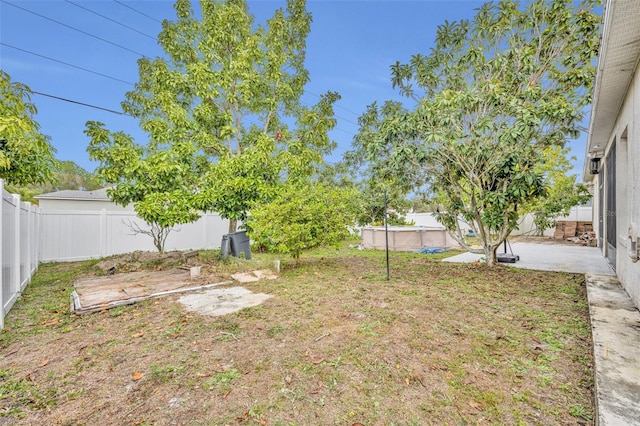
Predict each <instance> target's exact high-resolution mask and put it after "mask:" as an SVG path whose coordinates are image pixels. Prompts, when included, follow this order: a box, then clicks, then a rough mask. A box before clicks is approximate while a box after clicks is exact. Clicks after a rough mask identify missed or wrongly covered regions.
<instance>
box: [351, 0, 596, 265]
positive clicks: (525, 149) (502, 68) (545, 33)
mask: <svg viewBox="0 0 640 426" xmlns="http://www.w3.org/2000/svg"><path fill="white" fill-rule="evenodd" d="M574 3H575V2H574V1H572V0H534V1H530V2H527V3H526V4H525V5H523V6H522V7H521V6H520V5H519V4H518V3H517V2H516V1H513V0H504V1H500V2H499V3H497V4H494V3H487V4H485V5H483V6H482V7H480V8H479V10H478V13H477V14H476V16H475V18H474V19H473V20H471V21H466V20H463V21H460V22H445V23H444V24H443V25H441V26H439V27H438V31H437V35H436V39H435V46H434V47H433V49H432V51H431V52H430V54H429V55H427V56H423V55H420V54H417V55H414V56H413V57H412V58H411V61H410V62H409V63H407V64H400V63H396V64H395V65H393V66H392V67H391V71H392V85H393V87H397V88H399V90H400V92H401V93H402V94H404V95H406V96H407V97H408V98H409V100H412V101H413V102H414V104H413V105H412V106H411V107H410V108H409V107H405V106H404V105H403V104H400V103H397V102H387V103H386V104H384V105H383V107H382V109H381V112H382V113H381V114H380V115H379V116H377V115H376V114H374V113H372V112H368V113H367V114H365V117H366V118H367V119H368V120H372V123H374V124H375V126H376V128H377V129H378V131H377V132H376V135H375V137H374V138H370V141H369V142H367V143H365V144H363V145H362V146H358V145H356V147H355V148H356V149H357V150H359V151H360V152H362V154H363V155H366V156H367V158H368V159H375V158H376V156H377V155H378V154H379V153H380V152H387V153H390V160H389V164H390V165H391V167H392V168H393V169H394V170H395V171H396V174H397V175H398V176H399V178H400V179H402V180H404V181H405V182H407V183H410V184H412V185H416V184H419V185H427V187H428V188H429V189H430V190H431V192H432V193H433V194H434V201H435V202H436V204H437V205H442V206H444V207H445V209H443V210H440V212H439V214H438V218H439V220H440V221H441V222H442V223H443V224H444V225H445V226H446V227H447V228H448V229H449V230H451V231H452V234H453V236H454V237H455V238H456V239H457V240H458V241H459V242H460V243H461V244H462V245H463V246H464V247H465V248H466V249H467V250H469V251H473V252H480V253H484V255H485V258H486V262H487V264H489V265H492V264H494V263H495V261H496V249H497V248H498V247H499V245H500V244H501V242H502V241H504V239H505V238H506V237H507V236H508V235H509V233H510V232H511V231H512V230H513V229H514V228H515V227H516V226H517V219H518V216H519V213H520V212H521V207H522V206H523V205H524V204H526V203H531V202H532V201H534V200H536V199H539V198H542V197H545V196H546V195H547V187H546V186H545V180H544V174H543V173H542V172H541V168H540V164H543V163H544V162H545V158H544V156H543V155H542V153H543V151H544V149H545V148H546V147H551V146H559V147H563V146H564V144H565V141H566V140H567V138H569V137H575V136H577V134H578V132H579V131H578V122H579V120H580V119H581V117H582V114H583V108H584V107H585V106H586V105H587V104H588V103H589V102H590V89H591V85H592V81H593V77H594V74H595V73H594V66H593V62H594V59H595V57H596V54H597V48H598V43H599V31H598V23H599V17H598V16H597V15H596V14H595V13H594V12H593V7H594V4H595V3H596V1H585V2H583V4H581V5H580V6H576V5H574ZM372 109H373V108H372ZM374 111H377V107H375V106H374ZM364 124H366V125H368V126H370V125H371V123H369V122H365V123H364ZM365 130H366V127H365ZM416 177H418V178H419V179H418V181H417V182H416ZM468 228H471V229H473V231H474V233H475V235H476V236H477V237H478V238H479V240H480V243H481V244H482V249H480V250H475V249H473V248H472V247H470V246H469V244H467V242H466V238H465V236H466V232H465V230H466V229H468Z"/></svg>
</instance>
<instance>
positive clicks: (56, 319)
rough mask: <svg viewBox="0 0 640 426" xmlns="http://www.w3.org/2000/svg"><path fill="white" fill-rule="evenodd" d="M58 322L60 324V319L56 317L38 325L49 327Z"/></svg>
mask: <svg viewBox="0 0 640 426" xmlns="http://www.w3.org/2000/svg"><path fill="white" fill-rule="evenodd" d="M59 322H60V318H57V317H56V318H53V319H51V320H49V321H44V322H41V323H40V325H44V326H45V327H47V326H50V325H54V324H57V323H59Z"/></svg>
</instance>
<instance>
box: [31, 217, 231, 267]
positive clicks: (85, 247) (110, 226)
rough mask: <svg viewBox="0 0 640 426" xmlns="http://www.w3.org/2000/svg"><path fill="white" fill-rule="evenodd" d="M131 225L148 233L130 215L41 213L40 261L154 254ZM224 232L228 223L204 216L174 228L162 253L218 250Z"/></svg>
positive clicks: (148, 242)
mask: <svg viewBox="0 0 640 426" xmlns="http://www.w3.org/2000/svg"><path fill="white" fill-rule="evenodd" d="M131 224H136V225H138V226H139V227H140V228H142V229H148V226H147V225H146V224H145V222H144V221H142V220H141V219H139V218H138V217H137V216H136V214H135V212H132V211H124V212H123V211H109V210H104V209H103V210H45V209H43V210H42V225H41V229H42V232H41V235H40V260H41V261H42V262H53V261H60V262H68V261H74V260H85V259H96V258H100V257H105V256H111V255H114V254H121V253H131V252H134V251H137V250H142V251H156V248H155V247H154V245H153V240H152V238H151V237H150V236H148V235H143V234H136V233H135V232H134V231H133V230H132V229H131V226H130V225H131ZM228 229H229V221H228V220H226V219H222V218H220V216H219V215H218V214H213V213H206V214H203V215H202V216H201V217H200V219H199V220H198V221H197V222H193V223H189V224H185V225H178V226H176V227H175V228H174V230H173V231H171V233H170V234H169V236H168V237H167V241H166V244H165V250H167V251H171V250H190V249H193V250H196V249H213V248H218V247H220V243H221V241H222V236H223V235H224V234H226V233H227V232H228Z"/></svg>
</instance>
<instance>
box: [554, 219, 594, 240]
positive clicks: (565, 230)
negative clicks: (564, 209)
mask: <svg viewBox="0 0 640 426" xmlns="http://www.w3.org/2000/svg"><path fill="white" fill-rule="evenodd" d="M592 231H593V224H592V223H591V222H589V221H580V222H576V221H572V220H559V221H558V223H557V224H556V229H555V231H554V232H553V238H554V239H555V240H564V239H565V238H571V237H575V236H580V235H582V234H585V233H587V232H592Z"/></svg>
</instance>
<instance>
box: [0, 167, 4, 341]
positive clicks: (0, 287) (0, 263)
mask: <svg viewBox="0 0 640 426" xmlns="http://www.w3.org/2000/svg"><path fill="white" fill-rule="evenodd" d="M3 205H4V180H2V179H0V329H4V297H5V296H4V283H3V282H2V277H3V275H4V258H3V253H2V245H3V244H2V242H3V241H4V239H3V238H4V236H3V235H2V228H3V223H2V218H3V217H4V214H3V213H2V207H3Z"/></svg>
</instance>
